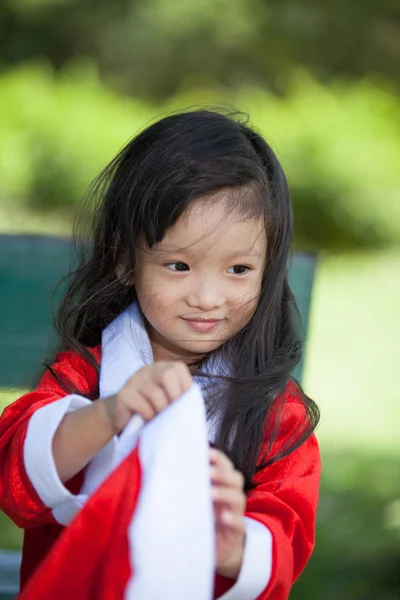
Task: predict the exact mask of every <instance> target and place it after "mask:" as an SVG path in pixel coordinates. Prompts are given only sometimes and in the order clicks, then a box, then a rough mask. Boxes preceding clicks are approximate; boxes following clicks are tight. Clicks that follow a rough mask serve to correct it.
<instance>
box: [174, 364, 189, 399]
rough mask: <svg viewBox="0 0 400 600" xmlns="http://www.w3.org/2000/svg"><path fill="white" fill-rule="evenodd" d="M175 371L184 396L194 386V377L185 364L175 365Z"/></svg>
mask: <svg viewBox="0 0 400 600" xmlns="http://www.w3.org/2000/svg"><path fill="white" fill-rule="evenodd" d="M174 371H175V373H176V375H177V377H178V381H179V384H180V387H181V390H182V391H181V393H182V394H183V393H184V392H186V390H188V389H189V388H190V387H191V386H192V383H193V380H192V376H191V374H190V371H189V369H188V367H187V366H186V365H185V364H184V363H183V362H178V363H175V370H174Z"/></svg>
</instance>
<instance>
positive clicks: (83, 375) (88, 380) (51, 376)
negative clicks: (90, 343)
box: [37, 345, 101, 395]
mask: <svg viewBox="0 0 400 600" xmlns="http://www.w3.org/2000/svg"><path fill="white" fill-rule="evenodd" d="M85 351H86V352H87V356H84V355H82V354H80V353H78V352H74V351H72V350H67V351H62V352H59V353H58V354H57V355H56V358H55V361H54V363H53V364H51V366H50V368H48V369H47V371H46V372H45V373H44V375H43V377H42V378H41V380H40V382H39V385H38V386H37V391H42V390H44V389H48V388H49V387H51V388H53V387H54V386H55V385H56V386H60V385H61V387H65V388H66V389H67V388H68V387H71V388H77V389H78V390H79V392H80V393H82V394H85V395H86V394H87V395H90V394H91V392H92V391H93V390H95V389H96V388H97V386H98V371H99V366H100V362H101V346H100V345H99V346H94V347H92V348H86V349H85ZM71 391H74V390H71Z"/></svg>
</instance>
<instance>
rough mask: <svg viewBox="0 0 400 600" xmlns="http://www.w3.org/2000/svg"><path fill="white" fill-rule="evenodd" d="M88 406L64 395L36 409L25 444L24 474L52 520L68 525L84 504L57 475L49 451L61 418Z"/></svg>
mask: <svg viewBox="0 0 400 600" xmlns="http://www.w3.org/2000/svg"><path fill="white" fill-rule="evenodd" d="M87 404H90V400H87V399H86V398H82V397H81V396H77V395H70V396H66V397H65V398H61V399H60V400H56V401H55V402H51V404H47V405H46V406H43V407H42V408H39V409H38V410H37V411H35V412H34V413H33V415H32V416H31V418H30V420H29V424H28V430H27V434H26V439H25V444H24V462H25V469H26V472H27V475H28V477H29V479H30V481H31V483H32V485H33V487H34V488H35V490H36V492H37V494H38V496H39V498H40V499H41V501H42V502H43V503H44V504H45V505H46V506H48V507H49V508H51V509H52V512H53V516H54V518H55V519H56V520H57V521H58V522H59V523H61V524H62V525H67V524H68V523H69V522H70V521H71V519H72V518H73V517H74V516H75V514H76V513H77V512H78V510H79V509H80V508H81V507H82V506H83V504H84V503H85V501H86V496H85V495H84V494H78V495H74V494H71V492H69V491H68V490H67V488H66V487H65V486H64V484H63V483H62V481H61V479H60V478H59V476H58V473H57V469H56V465H55V462H54V457H53V452H52V442H53V437H54V434H55V432H56V429H57V428H58V426H59V424H60V422H61V420H62V419H63V417H64V415H66V414H67V413H69V412H72V411H73V410H77V409H79V408H82V407H83V406H86V405H87Z"/></svg>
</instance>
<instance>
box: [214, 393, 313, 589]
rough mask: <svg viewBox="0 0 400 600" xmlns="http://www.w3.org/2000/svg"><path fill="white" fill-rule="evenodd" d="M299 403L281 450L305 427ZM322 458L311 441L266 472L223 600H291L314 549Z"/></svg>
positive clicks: (290, 407)
mask: <svg viewBox="0 0 400 600" xmlns="http://www.w3.org/2000/svg"><path fill="white" fill-rule="evenodd" d="M303 417H304V408H303V407H302V406H301V404H299V403H298V402H290V403H288V404H287V406H286V407H285V414H284V418H283V422H282V424H281V432H280V436H279V439H278V440H277V444H278V445H280V444H282V442H284V440H285V439H287V437H289V436H291V435H292V433H293V431H296V430H297V429H298V426H299V424H301V422H302V421H303ZM319 476H320V456H319V450H318V444H317V441H316V438H315V436H314V435H312V436H311V437H310V438H309V439H308V440H307V441H306V442H305V443H304V444H303V445H302V446H301V447H300V448H298V449H297V450H295V451H294V452H292V453H291V454H289V455H288V456H286V457H284V458H283V459H281V460H279V461H278V462H277V463H274V464H272V465H270V466H269V467H266V468H264V469H263V470H261V471H260V472H259V473H258V474H257V475H256V477H255V482H256V484H257V486H256V488H255V489H254V490H252V491H251V492H249V494H248V498H247V506H246V513H245V516H246V543H245V550H244V556H243V562H242V567H241V571H240V573H239V577H238V579H237V581H236V582H234V581H232V580H228V579H226V578H223V577H220V576H217V578H216V593H215V598H219V599H220V600H286V599H287V598H288V596H289V593H290V589H291V586H292V584H293V582H294V581H295V579H296V578H297V577H298V576H299V575H300V573H301V571H302V570H303V568H304V566H305V564H306V562H307V560H308V558H309V557H310V555H311V552H312V549H313V547H314V533H315V518H316V508H317V501H318V486H319Z"/></svg>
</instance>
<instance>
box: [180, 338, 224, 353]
mask: <svg viewBox="0 0 400 600" xmlns="http://www.w3.org/2000/svg"><path fill="white" fill-rule="evenodd" d="M223 343H224V340H221V341H204V342H188V343H186V344H180V345H179V346H180V349H181V350H184V351H185V352H190V353H192V354H208V352H212V351H213V350H216V349H217V348H219V347H220V346H222V344H223Z"/></svg>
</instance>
